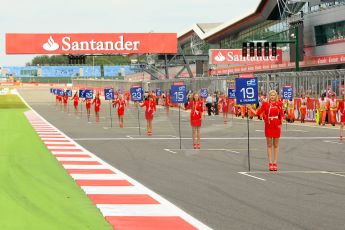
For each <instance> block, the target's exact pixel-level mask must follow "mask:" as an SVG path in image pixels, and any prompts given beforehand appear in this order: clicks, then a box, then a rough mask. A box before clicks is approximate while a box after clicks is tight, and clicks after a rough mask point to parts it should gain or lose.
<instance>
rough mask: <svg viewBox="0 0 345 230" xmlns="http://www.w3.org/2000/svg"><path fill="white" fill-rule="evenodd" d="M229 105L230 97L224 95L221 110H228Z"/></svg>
mask: <svg viewBox="0 0 345 230" xmlns="http://www.w3.org/2000/svg"><path fill="white" fill-rule="evenodd" d="M229 105H230V99H229V98H227V97H224V98H223V99H222V111H223V113H228V112H229Z"/></svg>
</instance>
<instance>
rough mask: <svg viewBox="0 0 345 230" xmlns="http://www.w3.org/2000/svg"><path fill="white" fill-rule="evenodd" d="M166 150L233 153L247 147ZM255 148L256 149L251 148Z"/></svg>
mask: <svg viewBox="0 0 345 230" xmlns="http://www.w3.org/2000/svg"><path fill="white" fill-rule="evenodd" d="M164 150H165V151H168V150H170V151H172V150H173V151H222V152H232V153H240V152H238V151H236V150H246V149H164ZM251 150H254V149H251Z"/></svg>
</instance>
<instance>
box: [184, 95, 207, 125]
mask: <svg viewBox="0 0 345 230" xmlns="http://www.w3.org/2000/svg"><path fill="white" fill-rule="evenodd" d="M189 108H190V109H191V111H190V125H191V126H192V127H200V126H201V119H202V112H203V111H204V104H203V102H202V101H196V102H195V101H190V102H189V103H188V105H187V106H186V109H189Z"/></svg>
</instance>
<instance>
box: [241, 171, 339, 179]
mask: <svg viewBox="0 0 345 230" xmlns="http://www.w3.org/2000/svg"><path fill="white" fill-rule="evenodd" d="M238 173H239V174H241V175H244V176H247V177H251V178H254V179H257V180H261V181H266V179H264V178H261V177H258V176H253V175H251V174H254V175H256V174H259V175H279V174H329V175H334V176H339V177H345V172H330V171H274V172H269V171H253V172H238ZM341 173H343V174H341Z"/></svg>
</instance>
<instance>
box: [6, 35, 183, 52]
mask: <svg viewBox="0 0 345 230" xmlns="http://www.w3.org/2000/svg"><path fill="white" fill-rule="evenodd" d="M176 52H177V34H176V33H114V34H109V33H107V34H105V33H102V34H101V33H96V34H89V33H83V34H80V33H78V34H15V33H9V34H6V54H132V53H167V54H175V53H176Z"/></svg>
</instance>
